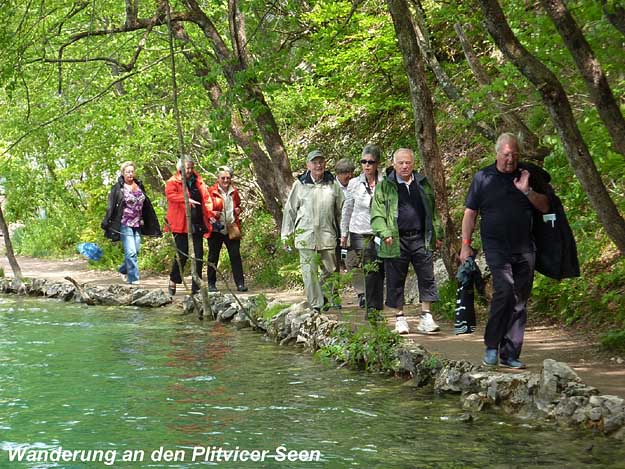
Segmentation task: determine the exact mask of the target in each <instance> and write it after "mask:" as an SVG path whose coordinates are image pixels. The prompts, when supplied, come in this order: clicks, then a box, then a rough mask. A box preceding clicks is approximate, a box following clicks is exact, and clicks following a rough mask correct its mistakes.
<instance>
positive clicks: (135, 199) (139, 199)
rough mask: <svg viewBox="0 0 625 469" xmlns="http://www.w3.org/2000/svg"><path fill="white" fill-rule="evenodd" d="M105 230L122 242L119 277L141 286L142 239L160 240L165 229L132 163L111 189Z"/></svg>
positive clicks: (127, 164) (105, 217)
mask: <svg viewBox="0 0 625 469" xmlns="http://www.w3.org/2000/svg"><path fill="white" fill-rule="evenodd" d="M102 229H103V230H104V236H106V237H107V238H109V239H111V240H112V241H119V240H121V242H122V246H123V247H124V262H123V263H122V265H121V266H120V268H119V273H120V274H121V275H122V277H123V278H124V280H127V281H128V283H129V284H131V285H138V284H139V263H138V255H139V249H140V247H141V235H142V234H144V235H146V236H160V235H161V229H160V226H159V223H158V219H157V218H156V213H155V212H154V207H152V203H151V202H150V199H149V198H148V196H147V195H146V193H145V188H144V187H143V184H142V183H141V181H139V180H138V179H135V164H134V163H133V162H131V161H126V162H125V163H122V165H121V176H119V179H118V181H117V183H116V184H115V185H113V187H112V188H111V192H110V193H109V197H108V204H107V207H106V215H105V216H104V219H103V220H102Z"/></svg>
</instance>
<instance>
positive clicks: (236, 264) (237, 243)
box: [206, 231, 245, 286]
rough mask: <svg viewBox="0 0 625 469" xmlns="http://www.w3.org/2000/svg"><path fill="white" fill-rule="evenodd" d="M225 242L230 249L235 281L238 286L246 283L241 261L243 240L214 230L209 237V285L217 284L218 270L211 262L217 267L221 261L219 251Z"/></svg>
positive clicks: (229, 253) (229, 254)
mask: <svg viewBox="0 0 625 469" xmlns="http://www.w3.org/2000/svg"><path fill="white" fill-rule="evenodd" d="M224 243H225V245H226V248H227V249H228V256H229V257H230V266H231V267H232V277H233V278H234V283H235V284H236V285H237V286H242V285H245V280H244V279H243V263H242V262H241V250H240V247H241V240H240V239H230V238H228V235H224V234H221V233H218V232H215V231H213V232H212V233H211V236H210V238H208V266H207V268H206V271H207V279H208V283H209V285H215V283H216V282H217V272H215V269H214V268H213V267H212V266H211V264H213V265H214V266H215V267H217V264H218V263H219V252H220V251H221V246H222V244H224Z"/></svg>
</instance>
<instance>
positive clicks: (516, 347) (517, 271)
mask: <svg viewBox="0 0 625 469" xmlns="http://www.w3.org/2000/svg"><path fill="white" fill-rule="evenodd" d="M495 153H496V155H497V156H496V159H495V163H493V164H491V165H490V166H487V167H486V168H484V169H482V170H480V171H478V172H477V173H476V174H475V176H474V177H473V181H472V182H471V187H470V188H469V192H468V194H467V197H466V201H465V206H466V208H465V211H464V217H463V219H462V248H461V250H460V262H464V261H466V260H467V259H468V258H469V257H470V256H472V255H473V254H474V251H473V249H472V247H471V237H472V236H473V231H474V230H475V224H476V220H477V217H478V214H479V215H480V233H481V238H482V248H483V249H484V254H485V256H486V263H487V264H488V267H489V268H490V271H491V274H492V279H493V297H492V301H491V306H490V315H489V319H488V323H487V325H486V330H485V332H484V343H485V345H486V352H485V354H484V359H483V363H484V364H485V365H487V366H497V365H498V364H499V363H501V365H502V366H505V367H508V368H516V369H521V368H525V364H524V363H523V362H521V361H520V360H519V357H520V355H521V348H522V346H523V336H524V333H525V323H526V320H527V301H528V299H529V297H530V294H531V291H532V281H533V279H534V266H535V261H536V253H535V244H534V239H533V236H532V224H533V220H534V215H535V213H536V211H539V212H541V213H546V212H547V211H548V210H549V199H548V198H547V196H546V195H545V192H546V190H547V187H546V185H547V182H546V181H545V180H544V179H545V178H544V177H541V176H542V175H541V173H542V172H544V170H542V169H541V170H540V171H534V173H532V174H530V171H529V170H528V169H527V166H525V165H523V164H520V163H519V142H518V140H517V138H516V136H515V135H513V134H510V133H504V134H501V135H500V136H499V138H498V139H497V142H496V144H495ZM545 174H547V173H546V172H545ZM547 176H548V174H547ZM499 360H501V362H500V361H499Z"/></svg>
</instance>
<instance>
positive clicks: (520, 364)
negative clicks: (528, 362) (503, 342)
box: [501, 358, 527, 370]
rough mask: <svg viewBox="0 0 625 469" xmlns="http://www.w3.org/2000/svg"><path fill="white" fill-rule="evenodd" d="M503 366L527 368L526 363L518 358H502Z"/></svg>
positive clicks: (516, 368) (517, 368) (519, 368)
mask: <svg viewBox="0 0 625 469" xmlns="http://www.w3.org/2000/svg"><path fill="white" fill-rule="evenodd" d="M501 366H505V367H506V368H513V369H515V370H524V369H525V368H527V367H526V366H525V363H523V362H522V361H519V360H516V359H515V358H507V359H503V358H502V359H501Z"/></svg>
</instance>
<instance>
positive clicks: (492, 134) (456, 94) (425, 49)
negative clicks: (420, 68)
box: [413, 0, 497, 142]
mask: <svg viewBox="0 0 625 469" xmlns="http://www.w3.org/2000/svg"><path fill="white" fill-rule="evenodd" d="M413 3H414V6H415V13H416V14H415V20H416V21H415V23H414V26H415V31H416V33H417V41H418V44H419V48H420V50H421V52H422V53H423V58H424V60H426V61H427V63H428V65H429V66H430V69H431V70H432V73H434V76H435V77H436V80H437V81H438V83H439V84H440V86H441V88H442V89H443V92H444V93H445V95H446V96H447V98H448V99H449V100H450V101H456V102H459V103H460V107H461V108H462V113H463V114H464V116H465V117H466V118H467V120H468V121H469V122H471V124H472V125H473V126H474V127H475V128H476V130H477V131H478V132H479V133H481V134H482V135H483V136H484V137H485V138H487V139H488V140H491V141H492V142H495V140H497V132H496V131H495V129H493V128H492V127H491V126H490V125H488V124H487V123H486V122H483V121H480V120H476V119H475V114H476V113H475V111H474V110H473V109H470V106H469V105H468V103H467V100H466V99H465V98H464V96H462V93H461V92H460V90H459V89H458V88H457V87H456V85H454V83H453V81H452V80H451V78H450V77H449V75H447V72H445V70H444V69H443V67H442V66H441V64H440V62H439V61H438V59H437V58H436V54H435V53H434V51H433V50H432V46H431V42H430V35H429V33H428V30H427V26H426V23H425V15H424V14H423V7H422V6H421V2H420V1H419V0H413Z"/></svg>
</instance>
